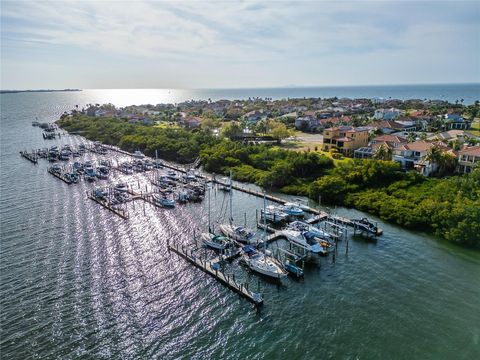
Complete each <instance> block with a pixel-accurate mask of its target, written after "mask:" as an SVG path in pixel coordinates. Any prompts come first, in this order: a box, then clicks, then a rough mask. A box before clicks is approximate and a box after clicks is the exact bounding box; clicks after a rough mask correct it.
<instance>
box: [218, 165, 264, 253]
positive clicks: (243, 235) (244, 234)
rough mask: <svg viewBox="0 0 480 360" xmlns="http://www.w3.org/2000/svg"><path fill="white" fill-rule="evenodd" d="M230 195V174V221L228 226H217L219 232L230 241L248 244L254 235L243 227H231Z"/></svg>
mask: <svg viewBox="0 0 480 360" xmlns="http://www.w3.org/2000/svg"><path fill="white" fill-rule="evenodd" d="M232 195H233V194H232V176H231V174H230V219H229V220H230V221H229V224H221V225H219V228H220V231H221V232H222V233H223V234H224V235H225V236H227V237H229V238H231V239H234V240H237V241H240V242H242V243H247V244H249V243H251V242H252V240H253V237H254V236H255V233H254V232H253V231H252V230H250V229H248V228H247V227H245V226H236V225H233V208H232Z"/></svg>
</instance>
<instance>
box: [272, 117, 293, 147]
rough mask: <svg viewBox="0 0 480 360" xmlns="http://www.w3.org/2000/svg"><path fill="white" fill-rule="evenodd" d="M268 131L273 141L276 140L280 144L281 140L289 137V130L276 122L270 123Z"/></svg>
mask: <svg viewBox="0 0 480 360" xmlns="http://www.w3.org/2000/svg"><path fill="white" fill-rule="evenodd" d="M269 129H270V135H271V136H272V137H274V138H275V139H278V141H279V142H281V141H282V140H283V139H286V138H288V137H289V136H290V135H291V132H290V130H288V129H287V127H286V126H285V124H283V123H281V122H278V121H272V122H270V124H269Z"/></svg>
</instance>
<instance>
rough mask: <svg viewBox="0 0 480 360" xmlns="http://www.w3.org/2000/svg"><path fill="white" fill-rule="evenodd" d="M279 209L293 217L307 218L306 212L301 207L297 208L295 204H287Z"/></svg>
mask: <svg viewBox="0 0 480 360" xmlns="http://www.w3.org/2000/svg"><path fill="white" fill-rule="evenodd" d="M278 209H279V210H280V211H282V212H284V213H286V214H288V215H290V216H293V217H303V216H305V212H304V211H303V210H302V209H300V208H299V207H296V206H295V205H294V204H293V203H285V204H284V205H281V206H279V207H278Z"/></svg>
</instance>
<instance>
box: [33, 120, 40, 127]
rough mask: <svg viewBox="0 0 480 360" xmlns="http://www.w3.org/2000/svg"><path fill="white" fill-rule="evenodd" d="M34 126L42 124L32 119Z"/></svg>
mask: <svg viewBox="0 0 480 360" xmlns="http://www.w3.org/2000/svg"><path fill="white" fill-rule="evenodd" d="M32 126H40V123H39V122H38V121H32Z"/></svg>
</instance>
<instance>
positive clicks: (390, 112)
mask: <svg viewBox="0 0 480 360" xmlns="http://www.w3.org/2000/svg"><path fill="white" fill-rule="evenodd" d="M400 114H401V111H400V110H398V109H395V108H391V109H377V110H375V113H374V114H373V118H374V119H376V120H393V119H395V118H397V117H399V116H400Z"/></svg>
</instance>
